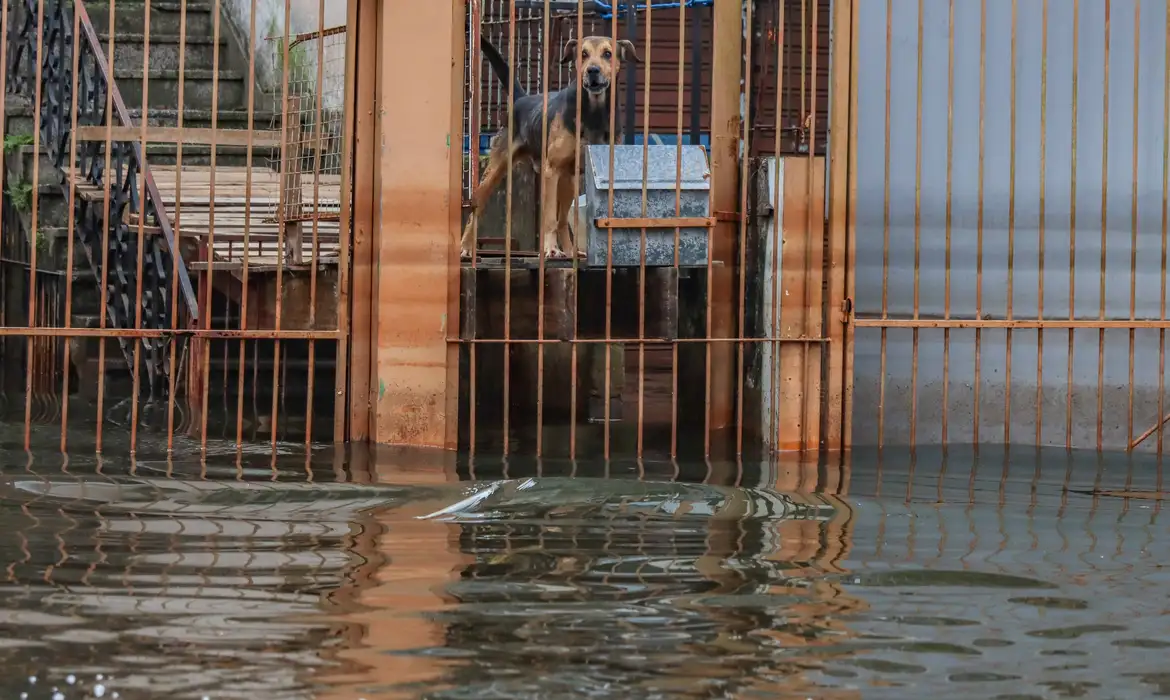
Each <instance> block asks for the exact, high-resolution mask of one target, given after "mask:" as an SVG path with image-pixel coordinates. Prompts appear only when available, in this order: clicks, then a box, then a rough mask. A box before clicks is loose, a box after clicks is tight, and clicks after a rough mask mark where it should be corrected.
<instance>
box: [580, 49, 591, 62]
mask: <svg viewBox="0 0 1170 700" xmlns="http://www.w3.org/2000/svg"><path fill="white" fill-rule="evenodd" d="M588 59H589V52H588V51H582V52H581V60H582V61H585V60H588Z"/></svg>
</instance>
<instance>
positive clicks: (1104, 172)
mask: <svg viewBox="0 0 1170 700" xmlns="http://www.w3.org/2000/svg"><path fill="white" fill-rule="evenodd" d="M1111 5H1112V3H1111V2H1110V0H1105V27H1104V31H1105V57H1104V71H1105V75H1104V77H1103V79H1102V100H1101V102H1102V116H1101V274H1100V277H1099V280H1098V287H1099V294H1100V299H1099V302H1100V310H1099V314H1100V315H1099V316H1098V318H1099V319H1100V320H1102V321H1104V320H1105V267H1106V258H1107V255H1106V246H1107V240H1108V238H1109V67H1110V66H1109V48H1110V46H1109V43H1110V42H1109V39H1110V35H1111V34H1112V32H1111V31H1110V29H1111V27H1110V25H1109V16H1110V9H1111ZM1104 441H1105V329H1104V328H1101V329H1099V330H1098V331H1097V451H1098V452H1100V451H1101V449H1102V447H1103V446H1104Z"/></svg>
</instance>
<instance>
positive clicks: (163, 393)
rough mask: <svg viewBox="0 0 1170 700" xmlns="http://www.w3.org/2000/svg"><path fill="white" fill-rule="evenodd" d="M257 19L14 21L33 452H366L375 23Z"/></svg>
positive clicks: (59, 0) (2, 14) (13, 170)
mask: <svg viewBox="0 0 1170 700" xmlns="http://www.w3.org/2000/svg"><path fill="white" fill-rule="evenodd" d="M248 5H249V3H225V2H222V0H215V2H212V3H196V2H188V1H187V0H181V1H180V2H178V3H166V4H159V3H150V2H147V3H117V2H113V1H110V2H102V3H97V2H92V1H87V0H5V1H4V2H2V3H0V93H2V94H3V95H4V99H5V108H4V112H3V118H2V122H0V125H2V126H3V129H2V131H3V134H4V154H5V159H4V160H5V163H4V168H3V169H2V170H0V182H2V184H3V188H2V189H3V192H4V198H3V207H4V217H3V222H4V223H3V243H4V246H3V250H4V260H3V285H4V287H3V292H2V293H3V299H4V304H3V309H4V315H3V321H2V323H0V325H3V329H2V335H3V341H2V349H0V352H2V353H3V367H4V371H5V376H4V377H3V381H4V387H3V389H4V390H5V393H4V396H5V397H6V398H7V399H12V398H13V397H20V399H22V400H15V401H7V400H6V401H5V402H4V403H5V406H4V407H5V410H6V411H10V412H11V413H12V414H13V416H11V417H15V416H16V415H22V418H23V425H24V430H23V433H24V435H23V440H24V443H25V446H26V447H28V446H30V444H31V443H32V442H33V441H34V438H35V439H36V440H37V441H38V444H42V445H43V444H44V441H43V439H42V438H45V437H47V436H48V435H49V434H50V433H51V432H52V431H53V430H54V428H53V427H52V426H53V425H58V426H59V436H60V446H61V447H62V449H64V448H66V447H67V446H68V445H69V444H73V445H75V446H76V445H77V443H79V442H80V443H82V444H83V445H88V444H89V441H90V440H91V439H92V440H93V443H94V447H95V448H96V449H97V450H98V451H101V450H102V449H103V444H104V443H106V442H109V440H106V439H105V437H104V436H107V435H113V433H111V431H110V430H109V429H108V426H109V425H111V424H113V425H118V426H121V427H123V428H125V430H119V431H117V435H118V436H119V437H117V438H116V439H115V438H113V437H111V438H110V440H115V441H116V442H119V443H122V442H124V440H123V438H122V437H121V436H122V435H123V434H124V435H125V438H126V439H128V445H129V449H130V450H131V451H133V450H134V449H136V448H137V447H138V445H139V443H140V442H142V441H149V442H151V443H152V444H154V445H162V444H165V446H166V448H167V449H171V448H174V447H175V446H176V444H177V441H185V440H189V438H188V437H187V436H188V435H189V436H191V437H193V438H194V439H195V440H196V442H197V444H202V445H203V447H204V448H206V446H207V441H208V438H209V436H210V437H211V438H222V439H226V440H227V441H228V442H229V443H235V444H237V445H238V444H240V443H242V442H243V441H245V440H246V439H258V440H261V441H267V440H271V441H272V444H273V445H275V443H276V441H277V439H278V436H279V437H280V438H282V439H284V438H289V437H290V436H300V437H303V439H304V440H305V442H306V444H307V443H308V442H309V441H311V440H312V439H313V438H314V436H315V437H317V438H321V437H324V436H326V435H328V436H331V437H332V438H334V439H338V440H340V439H343V438H344V437H345V429H346V424H345V417H346V413H347V412H346V410H345V406H346V394H347V383H346V382H347V373H346V364H347V358H348V351H347V347H346V341H347V338H348V309H349V303H348V290H349V270H350V265H349V250H350V245H349V237H350V226H349V220H350V216H349V209H350V201H351V198H350V196H349V192H350V189H351V183H350V180H351V178H350V174H349V173H350V171H351V169H350V168H349V162H350V160H351V144H352V141H353V139H352V126H351V123H352V121H353V120H352V115H353V110H352V104H351V103H352V101H353V99H352V95H353V83H354V81H353V80H352V79H349V78H350V76H352V75H353V74H354V73H355V56H354V51H353V50H351V48H352V47H351V48H350V49H347V42H346V33H347V26H349V25H351V24H352V22H351V20H350V18H349V17H347V16H345V13H344V12H342V13H341V16H340V17H335V16H334V15H336V14H337V7H336V3H332V2H329V3H327V2H326V1H325V0H316V1H314V2H311V3H309V2H297V3H295V5H294V4H293V3H290V2H287V1H286V2H285V3H283V12H279V13H277V16H275V17H272V16H269V15H270V14H271V13H269V14H263V13H261V12H260V11H259V10H258V2H257V0H252V2H251V3H250V7H249V6H248ZM239 37H244V39H243V40H241V39H239ZM319 367H320V368H322V369H321V371H315V370H317V368H319ZM322 375H325V376H324V377H322ZM322 379H324V381H322ZM314 418H316V419H317V420H316V422H315V421H314ZM95 423H96V428H95V429H94V430H92V431H90V429H89V426H91V425H93V424H95ZM140 433H149V436H146V437H144V436H141V435H140ZM300 437H297V438H295V439H300Z"/></svg>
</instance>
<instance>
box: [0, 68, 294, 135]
mask: <svg viewBox="0 0 1170 700" xmlns="http://www.w3.org/2000/svg"><path fill="white" fill-rule="evenodd" d="M141 79H142V74H141V72H139V81H140V82H139V87H141ZM151 91H152V92H153V91H154V88H153V86H152V88H151ZM245 100H246V97H245ZM152 101H153V100H152ZM269 105H270V102H269V101H268V98H267V97H266V96H265V95H261V94H256V95H255V104H254V105H253V108H252V115H251V120H250V121H249V115H248V109H247V102H246V101H245V103H244V104H243V105H241V106H239V108H236V107H235V106H228V105H224V104H221V105H219V109H218V110H217V111H216V113H215V127H216V128H218V129H247V128H248V127H249V124H250V125H251V127H252V128H253V129H256V130H263V129H279V128H280V123H279V122H278V121H277V119H278V115H276V114H274V113H273V112H272V110H271V109H269V108H268V107H269ZM127 111H128V112H129V114H130V121H131V122H133V123H134V124H135V125H137V124H141V123H142V110H141V109H140V108H138V107H133V108H129V109H128V110H127ZM34 114H35V112H34V110H33V108H32V103H31V102H29V101H28V100H25V99H23V98H21V97H16V96H14V95H8V96H7V97H6V98H5V100H4V116H5V117H6V118H7V133H9V134H32V132H33V117H34ZM212 116H213V115H212V112H211V108H210V105H208V106H207V107H204V108H200V107H197V106H195V105H184V106H183V126H187V127H191V128H193V129H196V128H199V129H201V128H210V127H211V126H212ZM146 123H147V124H149V125H152V126H178V125H179V110H178V109H177V108H176V106H175V105H167V106H164V107H155V108H152V109H149V110H147V112H146Z"/></svg>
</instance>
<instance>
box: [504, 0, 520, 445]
mask: <svg viewBox="0 0 1170 700" xmlns="http://www.w3.org/2000/svg"><path fill="white" fill-rule="evenodd" d="M508 84H509V86H512V85H515V84H516V3H513V2H510V3H508ZM506 94H507V96H506V97H505V98H504V99H506V100H507V101H508V120H507V122H506V124H507V126H506V127H505V128H506V129H507V130H508V174H507V176H506V177H507V178H508V179H507V185H506V188H505V193H504V392H503V393H504V404H503V407H502V409H501V410H502V411H503V417H504V426H503V440H502V443H501V444H502V446H503V447H502V452H503V454H504V455H507V454H508V453H509V452H510V446H511V440H509V438H508V436H509V435H510V434H511V431H510V430H509V426H510V419H511V414H512V401H511V391H512V386H511V384H512V344H511V342H510V340H511V338H512V204H513V199H512V197H513V184H514V183H513V176H512V166H513V165H514V164H513V162H512V155H513V144H514V143H515V134H514V130H513V129H512V124H513V121H512V120H513V119H515V118H516V109H515V107H516V101H515V98H514V97H513V95H512V93H511V90H509V91H508V92H507V93H506Z"/></svg>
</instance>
